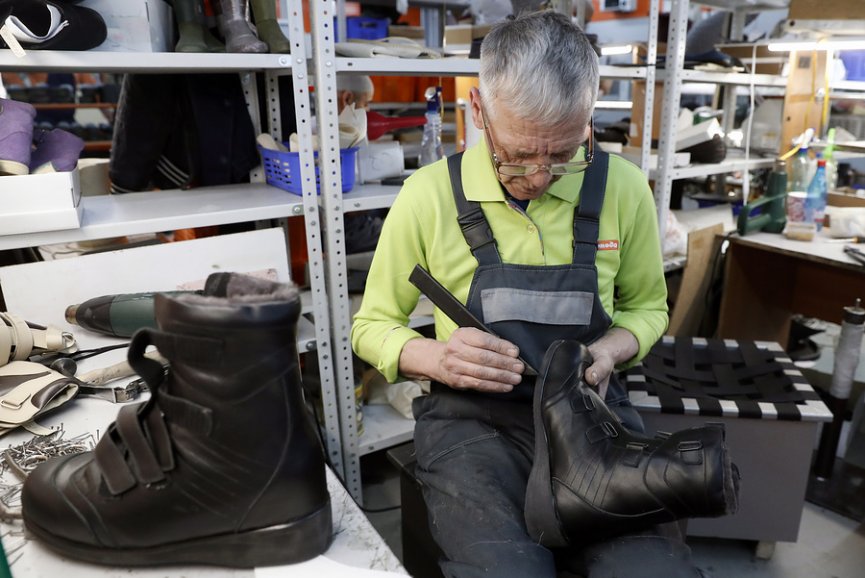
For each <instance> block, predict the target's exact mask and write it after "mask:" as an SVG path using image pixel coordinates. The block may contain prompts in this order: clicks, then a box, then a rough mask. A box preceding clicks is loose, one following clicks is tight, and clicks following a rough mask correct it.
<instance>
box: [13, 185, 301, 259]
mask: <svg viewBox="0 0 865 578" xmlns="http://www.w3.org/2000/svg"><path fill="white" fill-rule="evenodd" d="M81 204H82V206H83V207H84V209H83V214H82V223H81V228H79V229H68V230H62V231H46V232H40V233H27V234H22V235H5V236H0V250H3V249H15V248H19V247H33V246H37V245H49V244H54V243H70V242H75V241H86V240H91V239H105V238H108V237H117V236H121V235H138V234H142V233H156V232H159V231H170V230H173V229H180V228H185V227H205V226H208V225H222V224H226V223H239V222H245V221H258V220H262V219H276V218H281V217H289V216H292V215H300V214H302V213H303V201H302V199H301V198H300V197H297V196H295V195H292V194H290V193H287V192H285V191H283V190H280V189H277V188H275V187H271V186H269V185H266V184H264V183H252V184H249V185H223V186H218V187H200V188H196V189H189V190H179V189H174V190H165V191H148V192H142V193H130V194H126V195H98V196H93V197H81Z"/></svg>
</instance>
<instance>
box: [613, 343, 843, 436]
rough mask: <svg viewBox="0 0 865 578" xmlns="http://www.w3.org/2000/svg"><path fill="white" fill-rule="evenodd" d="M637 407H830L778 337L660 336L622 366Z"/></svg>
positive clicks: (795, 415)
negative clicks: (636, 359)
mask: <svg viewBox="0 0 865 578" xmlns="http://www.w3.org/2000/svg"><path fill="white" fill-rule="evenodd" d="M623 377H624V379H625V382H626V384H627V387H628V390H629V392H630V397H631V402H632V403H634V405H635V406H637V407H638V408H639V409H646V410H650V411H659V412H661V413H671V414H685V413H687V414H695V415H704V416H718V417H721V416H723V417H741V418H753V419H781V420H795V421H798V420H803V419H804V420H809V421H827V420H829V419H831V413H830V412H829V410H828V408H826V406H825V404H824V403H823V402H822V401H820V397H819V395H818V394H817V393H816V392H815V391H814V389H813V388H812V387H811V386H810V384H809V383H808V381H807V380H806V379H805V377H803V376H802V374H801V372H799V370H798V369H797V368H796V366H795V365H794V364H793V362H792V360H790V358H789V357H787V354H786V353H785V352H784V351H783V349H781V347H780V346H779V345H778V344H776V343H768V342H755V341H733V340H729V339H727V340H722V339H702V338H681V337H676V338H674V337H664V338H663V339H662V340H661V341H659V342H658V343H656V344H655V346H654V347H653V348H652V349H651V351H650V352H649V354H648V355H647V356H646V357H645V358H644V359H643V361H642V362H641V363H640V364H638V365H637V366H635V367H633V368H631V369H629V370H627V371H625V372H623Z"/></svg>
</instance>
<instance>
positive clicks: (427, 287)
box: [408, 265, 538, 375]
mask: <svg viewBox="0 0 865 578" xmlns="http://www.w3.org/2000/svg"><path fill="white" fill-rule="evenodd" d="M408 280H409V281H410V282H411V283H412V285H414V286H415V287H417V288H418V289H420V292H421V293H423V294H424V295H426V296H427V297H428V298H429V300H430V301H432V302H433V305H435V306H436V307H438V308H439V309H441V310H442V312H443V313H444V314H445V315H447V316H448V317H450V318H451V320H452V321H453V322H454V323H456V324H457V325H459V326H460V327H474V328H475V329H480V330H481V331H485V332H486V333H489V334H490V335H495V336H496V337H498V335H496V332H495V331H493V330H492V329H490V328H489V327H487V326H486V325H484V324H483V322H482V321H481V320H480V319H478V318H477V317H475V316H474V314H473V313H472V312H471V311H469V310H468V308H467V307H466V306H465V305H463V304H462V303H460V301H459V299H457V298H456V297H454V296H453V294H451V292H450V291H448V290H447V289H445V288H444V287H443V286H442V284H441V283H439V282H438V281H436V280H435V278H433V276H432V275H430V274H429V271H427V270H426V269H424V268H423V267H421V266H420V265H415V267H414V269H413V270H412V272H411V275H409V277H408ZM517 359H519V360H520V361H522V362H523V365H524V366H525V367H526V370H525V371H524V372H523V374H524V375H537V374H538V372H537V370H535V368H534V367H532V366H531V365H529V364H528V363H526V360H525V359H523V358H522V357H519V358H517Z"/></svg>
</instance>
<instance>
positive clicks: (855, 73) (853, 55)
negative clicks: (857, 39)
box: [838, 50, 865, 80]
mask: <svg viewBox="0 0 865 578" xmlns="http://www.w3.org/2000/svg"><path fill="white" fill-rule="evenodd" d="M838 54H839V56H840V57H841V61H842V62H843V63H844V67H845V68H846V69H847V80H865V50H844V51H841V52H839V53H838Z"/></svg>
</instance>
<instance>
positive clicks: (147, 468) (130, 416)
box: [115, 405, 165, 484]
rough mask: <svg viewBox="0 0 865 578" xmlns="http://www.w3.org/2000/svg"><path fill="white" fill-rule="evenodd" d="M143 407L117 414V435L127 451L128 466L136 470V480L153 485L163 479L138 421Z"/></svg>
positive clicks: (123, 410) (159, 467) (124, 409)
mask: <svg viewBox="0 0 865 578" xmlns="http://www.w3.org/2000/svg"><path fill="white" fill-rule="evenodd" d="M143 407H144V406H143V405H140V406H138V407H135V406H127V407H124V408H122V409H121V410H120V413H119V414H117V421H116V422H115V423H116V425H117V433H119V434H120V439H122V440H123V444H124V445H125V446H126V449H127V450H129V462H130V465H131V466H132V467H133V468H135V470H137V472H136V473H137V476H136V477H137V478H138V480H139V481H140V482H141V483H143V484H155V483H156V482H161V481H162V480H164V479H165V474H164V473H163V472H162V466H161V465H160V464H159V461H157V459H156V456H155V455H154V453H153V449H152V448H151V447H150V442H149V441H148V439H147V437H146V436H145V435H144V429H143V425H142V423H141V420H140V415H139V414H140V411H141V409H142V408H143Z"/></svg>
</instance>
